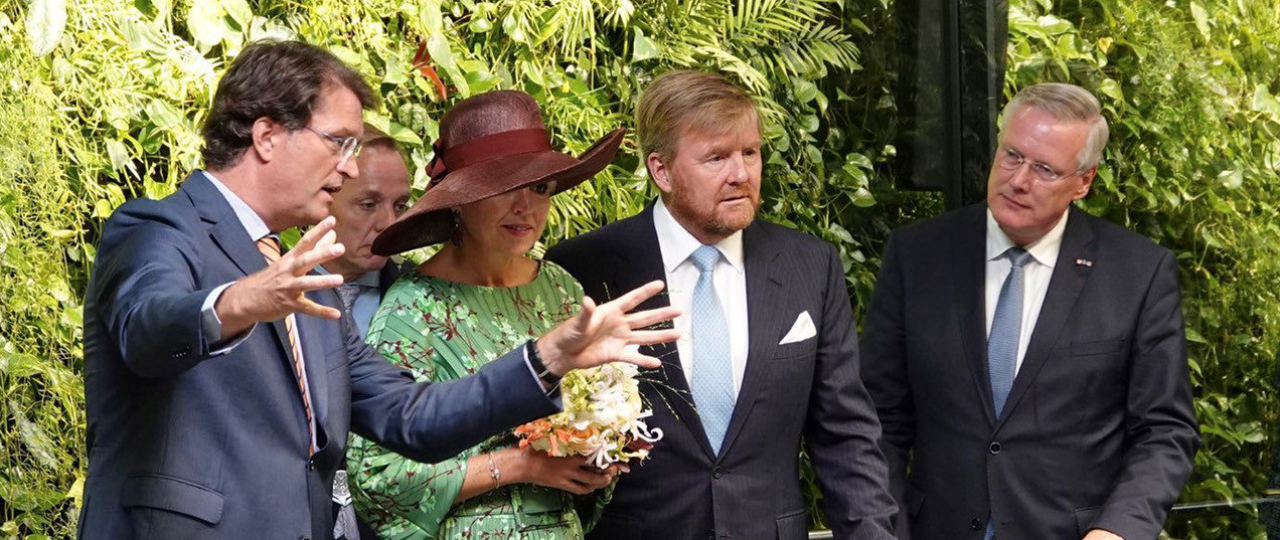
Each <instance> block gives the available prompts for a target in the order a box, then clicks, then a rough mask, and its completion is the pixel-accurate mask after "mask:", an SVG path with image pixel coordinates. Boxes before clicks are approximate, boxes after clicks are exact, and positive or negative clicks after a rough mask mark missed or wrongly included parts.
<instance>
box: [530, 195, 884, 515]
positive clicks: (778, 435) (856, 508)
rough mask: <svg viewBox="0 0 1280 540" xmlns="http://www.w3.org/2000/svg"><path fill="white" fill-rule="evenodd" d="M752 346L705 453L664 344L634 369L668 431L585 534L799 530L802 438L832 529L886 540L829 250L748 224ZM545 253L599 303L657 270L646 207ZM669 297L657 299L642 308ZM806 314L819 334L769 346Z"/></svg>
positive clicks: (866, 405)
mask: <svg viewBox="0 0 1280 540" xmlns="http://www.w3.org/2000/svg"><path fill="white" fill-rule="evenodd" d="M743 234H744V236H743V250H744V264H745V267H746V279H747V306H748V308H747V309H748V326H749V334H750V338H749V339H750V344H749V350H750V352H749V354H748V358H747V366H746V373H745V375H744V377H743V381H742V388H741V390H740V392H739V394H738V401H737V405H736V406H735V408H734V412H733V417H732V419H731V420H730V423H729V427H728V432H727V433H726V435H725V440H724V442H723V443H722V446H721V450H720V455H718V456H717V455H712V453H711V445H710V444H709V443H708V442H707V438H706V435H705V433H704V431H703V428H702V424H701V422H700V421H699V419H698V414H697V412H696V411H695V410H694V408H693V407H692V399H691V398H690V396H689V384H688V382H687V381H686V380H685V376H684V372H683V370H682V368H681V367H680V359H679V357H678V354H677V353H676V347H675V345H674V344H669V345H665V346H661V347H655V348H653V349H651V350H649V351H647V352H648V353H649V354H653V355H655V356H659V357H661V358H662V360H663V367H662V368H661V369H659V370H656V371H653V372H647V373H646V374H645V375H644V378H645V382H643V383H642V384H641V389H642V392H643V395H644V398H645V400H646V403H648V404H649V406H650V407H652V408H653V412H654V416H653V417H652V418H650V419H649V425H650V426H653V427H658V428H661V429H662V430H663V432H664V433H665V437H664V438H663V439H662V441H660V442H658V444H657V446H656V447H655V448H654V449H653V453H652V457H651V458H650V459H649V460H648V461H646V462H645V463H643V464H642V465H640V466H638V467H634V468H633V469H632V472H631V473H630V474H627V475H624V476H623V477H622V478H621V479H620V480H619V482H618V485H617V489H616V491H615V492H614V495H613V501H612V502H611V503H610V504H609V506H608V507H607V508H606V509H605V512H604V515H603V517H602V518H601V520H600V522H599V525H597V527H596V528H595V530H594V531H593V532H592V533H591V534H590V535H589V537H590V538H595V539H601V540H604V539H609V540H626V539H645V540H679V539H695V538H696V539H699V540H701V539H705V538H718V539H736V540H759V539H772V538H778V539H781V540H799V539H803V538H807V537H808V536H807V529H808V515H807V513H806V510H805V506H804V500H803V497H802V495H801V484H800V479H799V451H800V440H801V437H803V438H804V439H805V441H806V443H807V444H808V448H809V453H810V456H811V457H812V459H813V464H814V467H815V468H816V469H817V475H818V479H819V481H820V482H821V484H822V488H823V493H824V495H825V497H824V502H825V504H826V511H827V517H828V519H829V520H830V522H831V525H832V528H833V529H835V531H836V537H837V538H841V539H849V538H860V539H861V538H866V539H871V538H875V539H887V538H891V534H890V530H891V529H890V522H889V519H890V515H891V514H892V513H893V511H894V508H893V501H892V498H891V497H890V496H889V495H888V492H887V481H886V476H885V475H886V468H885V464H884V458H883V456H882V455H881V454H880V451H879V450H878V449H877V447H876V439H877V437H879V434H880V427H879V424H878V422H877V421H876V418H875V414H874V410H873V409H872V407H871V403H870V400H869V398H868V396H867V393H866V390H865V389H864V388H863V387H862V383H861V382H860V380H859V377H858V351H857V338H856V334H855V329H854V324H853V317H852V313H851V311H850V309H849V297H848V293H847V289H846V288H845V280H844V271H843V268H842V267H841V265H840V259H839V257H838V256H837V254H836V251H835V248H834V247H832V246H831V245H830V244H827V243H825V242H822V241H821V240H818V239H816V238H813V237H811V236H807V235H803V234H800V233H797V232H795V231H792V230H789V229H786V228H783V227H779V226H776V225H772V224H769V223H764V222H760V221H756V222H755V223H753V224H752V225H751V226H750V227H748V228H747V229H746V230H745V231H744V232H743ZM547 259H548V260H551V261H554V262H555V263H557V264H559V265H561V266H563V267H565V268H566V269H568V270H569V272H570V273H571V274H573V276H574V277H576V278H577V279H578V281H579V282H581V283H582V286H583V288H584V290H585V291H586V293H587V294H588V295H589V296H591V297H593V298H595V299H598V300H606V299H609V298H612V297H616V296H618V295H620V294H622V293H624V292H626V291H629V290H631V289H633V288H635V287H638V286H640V285H642V284H644V283H647V282H649V281H653V280H665V277H666V275H665V271H664V270H663V266H662V257H661V252H660V250H659V248H658V237H657V233H656V232H655V230H654V226H653V210H652V207H650V208H649V209H647V210H645V211H644V212H643V213H641V214H640V215H638V216H635V217H632V218H629V219H625V220H622V221H619V222H617V223H614V224H612V225H609V226H607V227H604V228H602V229H600V230H598V231H595V232H592V233H589V234H587V235H584V236H581V237H578V238H575V239H572V240H569V241H566V242H563V243H561V244H559V245H557V246H555V247H554V248H552V249H551V250H550V251H549V252H548V253H547ZM665 305H668V300H667V297H666V296H665V295H659V296H658V297H655V298H653V299H651V300H650V301H649V302H648V305H643V306H641V308H642V309H647V308H654V307H659V306H665ZM805 311H807V312H809V314H810V316H811V318H812V319H813V322H814V325H815V327H816V329H817V336H815V337H814V338H810V339H808V340H805V341H801V342H798V343H789V344H786V345H779V342H780V341H781V340H782V338H783V336H784V335H785V334H786V333H787V332H788V330H790V329H791V326H792V324H793V322H794V321H795V320H796V318H797V317H798V316H799V315H800V314H801V313H803V312H805Z"/></svg>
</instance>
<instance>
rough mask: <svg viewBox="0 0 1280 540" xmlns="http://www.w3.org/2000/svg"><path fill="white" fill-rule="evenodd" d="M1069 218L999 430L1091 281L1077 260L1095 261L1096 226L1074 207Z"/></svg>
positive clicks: (1025, 390) (1086, 267)
mask: <svg viewBox="0 0 1280 540" xmlns="http://www.w3.org/2000/svg"><path fill="white" fill-rule="evenodd" d="M1070 216H1071V217H1070V218H1068V220H1067V228H1066V231H1064V232H1063V236H1062V249H1061V250H1060V251H1059V252H1058V260H1057V262H1056V263H1054V266H1053V276H1052V277H1050V278H1049V291H1048V292H1047V294H1046V295H1045V298H1044V305H1043V306H1042V307H1041V308H1040V317H1039V318H1038V319H1036V327H1035V329H1034V330H1032V332H1031V342H1030V343H1028V344H1027V353H1026V356H1024V357H1023V358H1022V366H1021V367H1020V368H1018V375H1017V376H1016V377H1014V379H1013V387H1011V388H1010V389H1009V399H1008V401H1007V402H1006V404H1005V410H1006V411H1008V412H1007V413H1006V414H1004V415H1003V416H1002V417H1001V420H1000V423H999V424H997V425H996V430H999V429H1000V427H1001V426H1003V425H1004V423H1005V421H1007V420H1008V418H1009V417H1010V416H1012V414H1011V413H1012V412H1013V410H1014V409H1015V408H1016V407H1017V406H1018V402H1019V401H1021V400H1022V396H1024V395H1025V394H1026V393H1027V388H1029V387H1030V386H1031V381H1033V380H1035V378H1036V375H1037V374H1039V373H1040V368H1042V367H1044V364H1045V361H1046V360H1048V359H1049V351H1051V350H1053V348H1054V346H1055V345H1057V343H1058V338H1059V337H1061V335H1062V330H1063V328H1064V327H1065V326H1066V323H1067V321H1068V320H1069V319H1070V318H1071V312H1072V311H1073V310H1074V309H1075V305H1076V299H1077V298H1079V297H1080V290H1081V289H1083V288H1084V284H1085V282H1086V281H1088V279H1089V271H1090V268H1091V267H1090V266H1087V265H1080V264H1076V260H1078V259H1084V260H1089V261H1092V260H1094V254H1095V253H1096V251H1097V246H1096V245H1095V244H1094V242H1093V227H1092V225H1091V224H1090V223H1089V222H1088V221H1087V219H1086V218H1088V216H1087V215H1085V214H1084V213H1083V212H1082V211H1080V210H1078V209H1076V208H1075V207H1072V208H1071V214H1070Z"/></svg>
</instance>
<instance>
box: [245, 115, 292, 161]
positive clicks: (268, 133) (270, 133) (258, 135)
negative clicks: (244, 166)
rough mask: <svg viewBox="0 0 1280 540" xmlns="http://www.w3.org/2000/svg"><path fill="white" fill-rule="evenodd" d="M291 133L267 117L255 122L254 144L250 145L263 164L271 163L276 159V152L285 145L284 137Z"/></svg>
mask: <svg viewBox="0 0 1280 540" xmlns="http://www.w3.org/2000/svg"><path fill="white" fill-rule="evenodd" d="M288 134H289V131H288V130H286V129H284V126H282V125H280V124H277V123H276V122H275V121H274V120H272V119H270V118H267V117H265V116H263V117H261V118H259V119H257V120H256V121H254V122H253V130H252V135H253V142H252V144H251V145H250V148H251V149H252V151H253V153H254V154H255V155H257V156H258V159H259V160H260V161H262V162H263V163H270V162H271V160H272V159H274V158H275V151H276V150H278V149H279V146H280V145H282V144H284V142H285V141H284V137H286V136H288Z"/></svg>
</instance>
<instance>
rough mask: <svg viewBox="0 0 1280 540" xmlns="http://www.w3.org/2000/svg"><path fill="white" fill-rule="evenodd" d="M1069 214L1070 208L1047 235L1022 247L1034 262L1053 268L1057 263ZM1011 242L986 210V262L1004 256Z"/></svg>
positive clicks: (988, 210)
mask: <svg viewBox="0 0 1280 540" xmlns="http://www.w3.org/2000/svg"><path fill="white" fill-rule="evenodd" d="M1070 214H1071V208H1069V207H1068V208H1067V209H1066V210H1064V211H1063V212H1062V219H1059V220H1058V224H1057V225H1054V226H1053V228H1052V229H1050V230H1049V233H1048V234H1045V235H1044V236H1042V237H1040V239H1039V240H1036V241H1035V242H1032V243H1030V244H1027V245H1025V246H1022V248H1023V249H1025V250H1027V253H1030V254H1031V258H1032V259H1035V261H1036V262H1038V263H1040V264H1042V265H1044V266H1047V267H1049V268H1053V265H1054V264H1055V263H1057V262H1058V252H1059V251H1061V250H1062V236H1063V234H1064V233H1065V232H1066V230H1067V218H1068V217H1069V216H1070ZM1013 246H1014V243H1013V240H1010V239H1009V236H1008V235H1006V234H1005V233H1004V231H1003V230H1001V229H1000V224H999V223H996V217H995V215H993V214H992V213H991V209H990V208H988V209H987V260H988V261H993V260H995V259H998V258H1000V257H1001V256H1003V255H1004V252H1006V251H1008V250H1009V248H1011V247H1013Z"/></svg>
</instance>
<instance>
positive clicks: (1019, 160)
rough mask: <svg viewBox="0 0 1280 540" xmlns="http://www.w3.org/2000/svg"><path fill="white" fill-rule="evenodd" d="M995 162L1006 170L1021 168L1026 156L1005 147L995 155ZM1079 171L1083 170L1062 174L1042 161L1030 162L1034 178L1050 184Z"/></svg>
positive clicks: (1025, 161)
mask: <svg viewBox="0 0 1280 540" xmlns="http://www.w3.org/2000/svg"><path fill="white" fill-rule="evenodd" d="M996 163H997V164H999V165H1000V168H1001V169H1004V170H1006V171H1016V170H1018V169H1020V168H1022V165H1023V164H1024V163H1027V158H1026V156H1023V155H1022V154H1019V153H1018V151H1017V150H1014V149H1012V148H1005V149H1004V151H1003V152H1000V155H998V156H996ZM1081 172H1083V171H1075V172H1073V173H1071V174H1066V175H1064V174H1062V173H1059V172H1058V171H1055V170H1053V167H1050V166H1048V165H1045V164H1044V163H1040V162H1035V161H1033V162H1031V174H1033V175H1035V178H1036V180H1039V181H1041V182H1044V183H1046V184H1051V183H1053V182H1057V181H1059V180H1062V179H1064V178H1071V177H1072V176H1075V175H1077V174H1080V173H1081Z"/></svg>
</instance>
